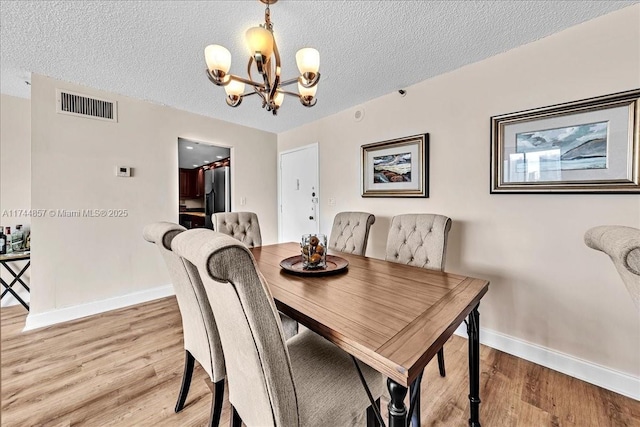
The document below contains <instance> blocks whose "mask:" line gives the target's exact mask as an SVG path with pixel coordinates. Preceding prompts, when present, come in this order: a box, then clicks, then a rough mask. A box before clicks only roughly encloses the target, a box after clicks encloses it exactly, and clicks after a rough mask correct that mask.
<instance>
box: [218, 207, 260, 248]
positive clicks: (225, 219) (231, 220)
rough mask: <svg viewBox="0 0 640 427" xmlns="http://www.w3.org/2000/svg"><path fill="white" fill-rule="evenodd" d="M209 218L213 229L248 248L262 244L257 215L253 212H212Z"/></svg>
mask: <svg viewBox="0 0 640 427" xmlns="http://www.w3.org/2000/svg"><path fill="white" fill-rule="evenodd" d="M211 220H212V222H213V229H214V230H215V231H218V232H220V233H224V234H226V235H227V236H231V237H233V238H234V239H236V240H240V241H241V242H242V243H244V244H245V245H247V246H248V247H250V248H254V247H256V246H262V235H261V234H260V223H259V222H258V215H256V214H254V213H253V212H222V213H214V214H213V215H211Z"/></svg>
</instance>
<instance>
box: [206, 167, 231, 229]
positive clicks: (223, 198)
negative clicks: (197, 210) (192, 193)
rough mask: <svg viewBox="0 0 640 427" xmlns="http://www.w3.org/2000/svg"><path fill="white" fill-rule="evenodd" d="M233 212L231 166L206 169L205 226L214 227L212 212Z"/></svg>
mask: <svg viewBox="0 0 640 427" xmlns="http://www.w3.org/2000/svg"><path fill="white" fill-rule="evenodd" d="M218 212H231V188H230V176H229V166H224V167H221V168H215V169H207V170H205V171H204V214H205V217H204V226H205V227H206V228H210V229H213V222H212V221H211V214H213V213H218Z"/></svg>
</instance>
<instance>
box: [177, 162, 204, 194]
mask: <svg viewBox="0 0 640 427" xmlns="http://www.w3.org/2000/svg"><path fill="white" fill-rule="evenodd" d="M178 179H179V184H180V185H179V187H180V198H181V199H199V198H201V197H204V170H203V169H202V168H197V169H180V171H179V174H178Z"/></svg>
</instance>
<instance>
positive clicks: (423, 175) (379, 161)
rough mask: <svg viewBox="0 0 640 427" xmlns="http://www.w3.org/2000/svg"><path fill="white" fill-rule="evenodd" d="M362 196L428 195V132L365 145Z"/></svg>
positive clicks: (362, 151) (363, 150)
mask: <svg viewBox="0 0 640 427" xmlns="http://www.w3.org/2000/svg"><path fill="white" fill-rule="evenodd" d="M360 151H361V153H362V164H361V168H362V197H429V178H428V177H429V134H424V135H415V136H408V137H405V138H399V139H393V140H390V141H383V142H376V143H373V144H367V145H363V146H362V147H361V148H360Z"/></svg>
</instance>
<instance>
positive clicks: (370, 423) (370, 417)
mask: <svg viewBox="0 0 640 427" xmlns="http://www.w3.org/2000/svg"><path fill="white" fill-rule="evenodd" d="M376 406H377V407H378V412H380V399H377V400H376ZM367 427H380V423H379V422H378V417H376V413H375V411H374V410H373V407H372V406H369V407H368V408H367Z"/></svg>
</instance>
